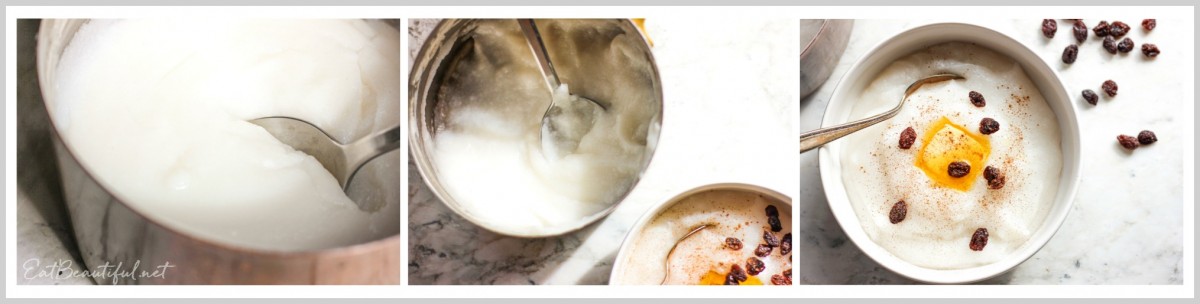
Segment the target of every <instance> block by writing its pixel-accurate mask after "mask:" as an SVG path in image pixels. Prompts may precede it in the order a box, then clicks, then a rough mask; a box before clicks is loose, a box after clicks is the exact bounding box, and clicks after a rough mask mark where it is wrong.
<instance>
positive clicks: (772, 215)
mask: <svg viewBox="0 0 1200 304" xmlns="http://www.w3.org/2000/svg"><path fill="white" fill-rule="evenodd" d="M767 224H768V225H771V231H774V232H779V231H781V230H783V223H780V222H779V209H778V208H775V206H774V205H768V206H767Z"/></svg>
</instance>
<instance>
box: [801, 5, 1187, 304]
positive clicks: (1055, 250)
mask: <svg viewBox="0 0 1200 304" xmlns="http://www.w3.org/2000/svg"><path fill="white" fill-rule="evenodd" d="M1114 17H1117V18H1116V19H1117V20H1124V21H1125V22H1126V23H1129V24H1130V25H1131V26H1133V27H1134V29H1133V30H1132V31H1130V34H1129V37H1132V39H1133V40H1134V41H1135V42H1137V43H1138V46H1139V47H1140V44H1141V43H1143V42H1150V43H1155V44H1158V46H1159V47H1160V48H1162V49H1163V50H1164V52H1163V55H1160V56H1159V57H1158V58H1156V59H1153V60H1150V59H1145V58H1143V56H1142V54H1141V53H1140V50H1135V51H1133V52H1131V53H1129V54H1124V55H1110V54H1108V53H1106V52H1105V51H1103V50H1102V49H1101V46H1100V45H1101V43H1100V40H1099V39H1097V38H1096V37H1095V35H1091V33H1089V39H1088V40H1087V41H1085V42H1084V43H1083V44H1082V45H1081V46H1080V54H1079V57H1078V61H1077V62H1075V63H1074V64H1072V65H1067V64H1063V63H1062V62H1061V60H1060V58H1061V55H1062V51H1063V48H1065V47H1066V46H1067V45H1068V44H1070V43H1073V42H1075V40H1074V38H1073V37H1072V36H1071V33H1070V29H1071V26H1070V23H1068V22H1067V21H1064V20H1059V21H1058V22H1059V30H1058V34H1057V36H1056V38H1054V39H1046V38H1045V37H1042V35H1041V32H1040V31H1039V28H1040V22H1041V20H1040V19H1025V20H983V21H978V20H858V21H856V22H855V25H854V26H855V28H854V32H853V34H852V38H851V41H850V44H849V46H848V47H847V49H846V53H845V54H844V56H843V57H842V58H841V60H840V62H839V64H838V67H837V69H835V70H834V72H833V75H832V76H831V78H830V80H829V82H827V83H826V84H825V85H824V86H823V87H822V88H821V89H820V90H818V91H817V92H816V93H814V94H813V95H811V96H809V98H807V99H805V100H802V101H801V105H800V108H801V109H800V125H801V129H803V130H810V129H814V128H817V127H819V126H820V120H821V117H822V115H823V113H824V111H825V106H826V104H827V103H828V100H829V97H830V96H831V95H832V93H833V89H834V87H835V86H836V84H837V82H838V81H839V80H840V78H841V77H842V76H843V75H844V74H845V73H846V71H847V70H848V69H849V67H850V65H852V64H853V63H854V62H856V61H857V60H858V59H859V58H860V57H861V56H862V55H863V54H865V53H866V52H867V51H868V50H869V49H870V48H872V47H873V46H875V45H876V44H878V43H879V42H882V41H883V40H884V39H886V38H888V37H891V36H893V35H895V34H897V33H899V32H901V31H903V30H906V29H909V28H912V27H914V26H918V25H923V24H928V23H933V22H939V21H957V22H968V23H977V24H981V25H983V26H987V27H989V28H992V29H995V30H997V31H1000V32H1002V33H1005V34H1007V35H1009V36H1011V37H1013V38H1015V39H1017V40H1018V41H1021V42H1023V43H1024V44H1025V45H1027V46H1028V47H1030V48H1031V49H1032V50H1033V51H1034V52H1036V53H1038V54H1040V55H1041V57H1042V58H1043V59H1044V60H1045V61H1046V62H1047V63H1048V64H1049V65H1050V66H1051V67H1052V68H1055V69H1056V70H1057V71H1058V72H1059V75H1060V77H1061V79H1062V81H1063V83H1064V85H1066V88H1067V92H1068V95H1069V96H1071V97H1072V98H1075V99H1078V102H1076V103H1075V111H1076V113H1077V115H1078V117H1079V120H1080V124H1081V132H1082V138H1081V142H1082V150H1083V155H1082V158H1083V159H1082V171H1081V176H1082V181H1081V183H1080V187H1079V191H1078V192H1077V194H1076V197H1075V205H1074V207H1073V208H1072V210H1071V213H1070V215H1069V216H1068V218H1067V219H1066V222H1065V223H1064V224H1063V226H1062V227H1061V228H1060V229H1059V231H1058V233H1057V234H1056V235H1055V236H1054V237H1053V238H1052V239H1051V240H1050V242H1049V243H1048V244H1046V246H1045V247H1043V248H1042V250H1041V251H1039V252H1038V253H1037V254H1035V255H1034V256H1033V257H1031V258H1030V259H1029V260H1027V261H1026V262H1025V263H1023V264H1021V265H1018V266H1017V267H1016V268H1015V269H1014V270H1013V271H1011V272H1008V273H1006V274H1004V275H1001V276H999V277H996V278H993V279H990V280H987V281H984V282H982V283H984V284H1181V283H1182V269H1181V268H1182V263H1183V260H1182V259H1183V239H1182V235H1183V234H1182V233H1183V231H1182V227H1183V216H1182V215H1181V214H1182V210H1183V206H1182V204H1191V203H1192V202H1184V201H1183V194H1182V191H1183V184H1182V182H1183V170H1184V169H1183V157H1182V155H1183V147H1182V142H1183V138H1182V137H1183V135H1182V134H1183V133H1182V130H1183V129H1184V125H1183V124H1182V122H1184V121H1190V120H1192V119H1194V117H1192V115H1193V114H1192V113H1191V112H1190V111H1181V109H1182V102H1192V100H1191V99H1185V98H1186V97H1187V95H1186V91H1187V90H1191V89H1192V88H1191V84H1190V83H1187V82H1184V81H1181V80H1183V79H1186V77H1182V76H1183V75H1186V74H1190V73H1192V72H1193V68H1192V66H1191V65H1190V64H1187V65H1186V66H1187V68H1180V66H1183V65H1184V64H1183V63H1185V62H1187V61H1186V58H1183V57H1185V56H1191V54H1193V51H1194V50H1193V49H1192V48H1193V39H1194V37H1192V36H1191V33H1190V29H1192V28H1193V24H1192V22H1193V21H1192V20H1161V19H1160V20H1158V24H1159V26H1158V28H1157V29H1155V30H1154V31H1152V32H1146V31H1143V30H1142V29H1141V27H1140V23H1141V20H1142V19H1140V18H1141V17H1142V16H1120V15H1118V16H1114ZM1112 20H1113V19H1109V21H1110V22H1111V21H1112ZM1085 22H1087V23H1089V25H1091V26H1094V25H1095V23H1096V22H1098V20H1085ZM1089 28H1090V27H1089ZM1167 50H1169V51H1170V52H1167ZM1106 79H1113V80H1115V81H1116V82H1117V83H1118V84H1119V85H1120V93H1119V94H1118V96H1117V97H1115V98H1111V99H1110V98H1101V101H1100V103H1099V105H1097V106H1092V105H1089V104H1087V103H1084V102H1083V101H1082V98H1081V97H1079V94H1080V92H1081V91H1082V90H1083V89H1092V90H1095V91H1097V92H1100V90H1099V86H1100V83H1102V82H1103V81H1104V80H1106ZM1143 129H1149V130H1153V131H1155V133H1157V135H1158V138H1159V142H1158V143H1155V144H1153V145H1151V146H1145V147H1142V148H1140V149H1138V150H1136V151H1133V152H1132V153H1130V152H1127V151H1124V150H1123V149H1122V148H1121V147H1119V146H1118V145H1117V144H1116V135H1117V134H1131V135H1136V134H1137V132H1138V131H1140V130H1143ZM800 166H801V177H800V179H801V183H800V199H799V201H800V208H799V209H800V212H801V214H800V216H799V217H800V222H801V224H800V230H801V232H800V238H799V239H798V240H797V242H798V244H799V245H797V246H799V247H800V249H799V250H800V278H799V279H800V282H801V283H802V284H910V283H915V282H913V281H911V280H908V279H907V278H904V277H902V276H900V275H897V274H895V273H893V272H891V271H889V270H887V269H885V268H883V267H881V266H880V265H879V264H877V263H875V262H874V261H872V260H871V259H870V258H868V257H867V256H865V255H864V254H863V253H862V252H861V251H860V250H859V249H858V247H856V246H855V245H854V243H853V242H850V241H849V240H848V239H847V238H846V235H845V233H844V232H843V231H842V229H841V227H839V226H838V224H837V222H836V221H835V220H834V218H833V214H832V213H830V210H829V206H828V204H827V203H826V200H825V193H824V190H823V188H822V184H821V179H820V174H819V168H818V164H817V155H816V153H807V154H805V155H802V156H801V160H800Z"/></svg>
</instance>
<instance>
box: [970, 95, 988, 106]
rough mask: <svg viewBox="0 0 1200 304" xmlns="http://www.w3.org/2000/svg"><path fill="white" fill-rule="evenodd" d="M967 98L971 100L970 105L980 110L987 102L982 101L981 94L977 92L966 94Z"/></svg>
mask: <svg viewBox="0 0 1200 304" xmlns="http://www.w3.org/2000/svg"><path fill="white" fill-rule="evenodd" d="M967 98H969V99H971V104H973V105H975V107H978V108H982V107H983V106H986V105H987V100H984V99H983V94H979V92H975V91H971V92H970V93H967Z"/></svg>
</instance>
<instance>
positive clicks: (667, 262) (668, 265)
mask: <svg viewBox="0 0 1200 304" xmlns="http://www.w3.org/2000/svg"><path fill="white" fill-rule="evenodd" d="M712 226H713V224H703V225H700V226H696V228H692V230H691V231H688V233H687V234H684V235H683V236H682V237H680V238H679V240H676V241H675V245H671V250H668V251H667V256H666V257H665V258H663V259H664V261H663V264H664V265H666V268H667V269H666V271H664V272H663V279H662V282H659V283H658V285H664V284H667V278H670V277H671V254H673V253H675V247H679V243H683V240H686V239H687V238H690V237H692V235H695V234H696V233H699V232H700V231H701V230H704V229H706V228H708V227H712Z"/></svg>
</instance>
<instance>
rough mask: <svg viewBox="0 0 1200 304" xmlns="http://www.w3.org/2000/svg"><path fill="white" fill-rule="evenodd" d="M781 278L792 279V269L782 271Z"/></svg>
mask: <svg viewBox="0 0 1200 304" xmlns="http://www.w3.org/2000/svg"><path fill="white" fill-rule="evenodd" d="M783 276H784V277H786V278H788V279H789V280H790V279H791V278H792V269H791V268H788V269H784V270H783Z"/></svg>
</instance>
